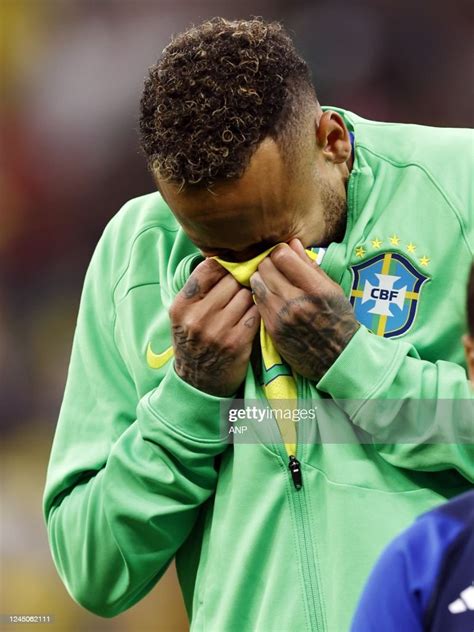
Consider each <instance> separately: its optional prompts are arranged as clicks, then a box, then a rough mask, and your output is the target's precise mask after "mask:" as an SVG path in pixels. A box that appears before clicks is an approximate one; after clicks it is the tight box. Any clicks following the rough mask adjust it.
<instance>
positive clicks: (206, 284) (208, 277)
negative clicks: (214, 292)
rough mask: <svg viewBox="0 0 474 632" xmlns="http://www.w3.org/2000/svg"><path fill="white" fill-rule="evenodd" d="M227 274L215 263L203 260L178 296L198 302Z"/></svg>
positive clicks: (210, 260) (211, 260) (212, 260)
mask: <svg viewBox="0 0 474 632" xmlns="http://www.w3.org/2000/svg"><path fill="white" fill-rule="evenodd" d="M227 274H228V272H227V270H225V268H223V267H222V266H221V265H219V264H218V263H217V261H215V260H214V259H205V260H204V261H201V263H200V264H199V265H198V266H197V267H196V268H195V270H194V271H193V273H192V274H191V276H190V277H189V279H188V280H187V281H186V284H185V285H184V287H183V289H182V290H181V291H180V292H179V294H178V296H179V298H180V299H184V300H186V301H190V302H194V301H199V300H201V299H202V298H203V297H204V296H205V295H206V294H207V293H208V292H209V291H210V290H211V288H213V287H214V286H215V285H216V283H218V282H219V281H220V280H221V279H222V278H223V277H225V276H226V275H227Z"/></svg>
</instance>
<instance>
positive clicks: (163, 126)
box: [140, 18, 316, 187]
mask: <svg viewBox="0 0 474 632" xmlns="http://www.w3.org/2000/svg"><path fill="white" fill-rule="evenodd" d="M308 99H310V101H311V102H312V103H315V102H316V94H315V91H314V87H313V84H312V81H311V76H310V71H309V68H308V66H307V64H306V62H305V61H304V60H303V59H302V58H301V57H300V56H299V55H298V54H297V52H296V50H295V48H294V45H293V43H292V41H291V39H290V37H289V36H288V34H287V33H286V32H285V30H284V28H283V27H282V25H281V24H279V23H277V22H271V23H267V22H264V21H263V20H262V19H261V18H254V19H251V20H248V21H247V20H238V21H228V20H225V19H223V18H213V19H212V20H209V21H207V22H204V23H203V24H201V25H199V26H197V27H193V28H191V29H189V30H187V31H186V32H184V33H182V34H180V35H178V36H177V37H175V38H174V39H173V40H172V41H171V43H170V44H169V45H168V46H167V47H166V48H165V49H164V50H163V54H162V57H161V59H159V60H158V62H157V63H156V64H155V65H154V66H152V67H151V68H150V70H149V75H148V77H147V79H146V80H145V85H144V90H143V94H142V97H141V101H140V138H141V145H142V148H143V150H144V152H145V155H146V158H147V162H148V166H149V168H150V170H151V171H152V173H154V174H155V175H157V176H158V177H159V178H161V179H163V180H165V181H168V182H172V183H176V184H180V185H181V186H182V187H184V186H188V185H196V186H198V187H209V186H211V185H212V184H213V183H215V182H217V181H223V180H231V179H238V178H240V177H241V176H242V175H243V173H244V171H245V169H246V167H247V166H248V164H249V162H250V159H251V157H252V155H253V153H254V152H255V150H256V149H257V147H258V145H259V144H260V142H261V141H262V140H263V139H264V138H265V137H267V136H269V137H271V138H273V139H274V140H275V141H276V142H277V143H279V146H283V148H284V149H285V150H287V151H289V149H290V147H289V145H292V144H293V145H294V143H295V134H296V133H297V130H298V121H299V116H300V114H301V111H302V105H303V104H304V103H305V102H308ZM287 151H285V153H287Z"/></svg>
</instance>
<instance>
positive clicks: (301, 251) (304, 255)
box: [288, 239, 313, 267]
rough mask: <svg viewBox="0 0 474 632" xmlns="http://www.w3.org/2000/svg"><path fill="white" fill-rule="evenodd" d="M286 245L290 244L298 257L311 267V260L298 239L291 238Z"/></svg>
mask: <svg viewBox="0 0 474 632" xmlns="http://www.w3.org/2000/svg"><path fill="white" fill-rule="evenodd" d="M288 245H289V246H290V248H291V249H292V250H294V251H295V252H296V254H297V255H298V256H299V258H300V259H301V260H302V261H304V262H305V263H307V264H308V265H310V266H311V267H313V260H312V259H311V257H310V256H309V255H308V253H307V252H306V250H305V248H304V246H303V244H302V243H301V241H300V240H299V239H292V240H291V241H289V242H288Z"/></svg>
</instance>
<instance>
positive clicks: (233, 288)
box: [202, 264, 242, 311]
mask: <svg viewBox="0 0 474 632" xmlns="http://www.w3.org/2000/svg"><path fill="white" fill-rule="evenodd" d="M217 265H219V264H217ZM241 289H242V286H241V285H240V283H238V282H237V281H236V280H235V279H234V277H233V276H232V275H231V274H229V273H226V275H225V276H224V278H222V279H220V280H219V281H218V282H217V283H216V284H215V285H214V287H212V288H211V289H210V290H209V292H208V293H207V295H206V296H205V297H204V298H203V300H202V307H203V309H204V310H206V311H216V310H220V309H223V308H224V307H225V306H226V305H227V303H228V302H229V301H231V300H232V299H233V298H234V296H235V295H236V294H237V292H239V291H240V290H241Z"/></svg>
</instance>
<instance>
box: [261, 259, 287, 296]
mask: <svg viewBox="0 0 474 632" xmlns="http://www.w3.org/2000/svg"><path fill="white" fill-rule="evenodd" d="M258 272H259V273H260V276H261V278H262V280H263V282H264V284H265V285H266V287H267V288H268V289H269V290H270V291H271V292H273V293H274V294H277V295H278V296H284V297H287V298H291V296H292V295H294V294H295V288H294V286H293V285H292V284H291V283H290V281H289V280H288V279H287V278H286V276H285V275H284V274H282V273H281V272H280V270H278V268H277V267H275V264H274V263H273V261H272V260H271V259H270V258H269V257H267V258H266V259H264V260H263V261H262V263H261V264H260V265H259V266H258Z"/></svg>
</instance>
